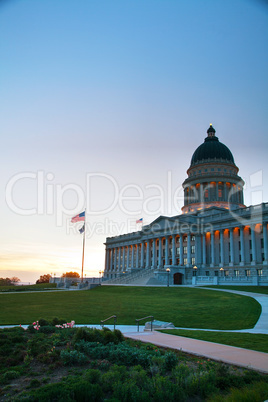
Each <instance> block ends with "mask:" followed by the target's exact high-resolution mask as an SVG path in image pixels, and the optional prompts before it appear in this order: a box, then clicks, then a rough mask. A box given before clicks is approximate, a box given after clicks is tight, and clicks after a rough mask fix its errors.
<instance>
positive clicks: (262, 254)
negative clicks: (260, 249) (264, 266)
mask: <svg viewBox="0 0 268 402" xmlns="http://www.w3.org/2000/svg"><path fill="white" fill-rule="evenodd" d="M261 256H262V261H264V260H265V256H264V253H261Z"/></svg>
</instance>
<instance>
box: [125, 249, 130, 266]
mask: <svg viewBox="0 0 268 402" xmlns="http://www.w3.org/2000/svg"><path fill="white" fill-rule="evenodd" d="M129 252H130V246H127V268H126V269H129Z"/></svg>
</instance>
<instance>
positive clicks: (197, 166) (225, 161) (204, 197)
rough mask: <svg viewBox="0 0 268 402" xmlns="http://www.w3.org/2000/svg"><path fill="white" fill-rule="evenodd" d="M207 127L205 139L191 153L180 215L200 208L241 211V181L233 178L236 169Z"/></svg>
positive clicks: (224, 147)
mask: <svg viewBox="0 0 268 402" xmlns="http://www.w3.org/2000/svg"><path fill="white" fill-rule="evenodd" d="M215 134H216V130H215V128H214V127H213V126H212V124H210V126H209V128H208V129H207V137H206V138H205V140H204V142H203V144H201V145H199V147H197V148H196V150H195V151H194V153H193V156H192V159H191V164H190V167H189V169H188V170H187V174H188V178H187V179H186V180H185V181H184V183H183V185H182V186H183V189H184V206H183V208H182V211H183V213H188V212H196V211H197V210H202V209H204V208H209V207H212V206H217V207H221V208H227V209H230V208H238V207H244V204H243V202H244V201H243V186H244V181H243V180H242V179H241V177H239V176H238V175H237V173H238V170H239V169H238V167H237V166H236V165H235V162H234V157H233V155H232V152H231V151H230V149H229V148H228V147H227V146H226V145H224V144H223V143H221V142H220V141H219V139H218V137H216V135H215Z"/></svg>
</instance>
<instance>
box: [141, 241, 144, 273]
mask: <svg viewBox="0 0 268 402" xmlns="http://www.w3.org/2000/svg"><path fill="white" fill-rule="evenodd" d="M141 268H144V241H142V242H141Z"/></svg>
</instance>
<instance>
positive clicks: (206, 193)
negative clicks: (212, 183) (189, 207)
mask: <svg viewBox="0 0 268 402" xmlns="http://www.w3.org/2000/svg"><path fill="white" fill-rule="evenodd" d="M205 198H208V190H205Z"/></svg>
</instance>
